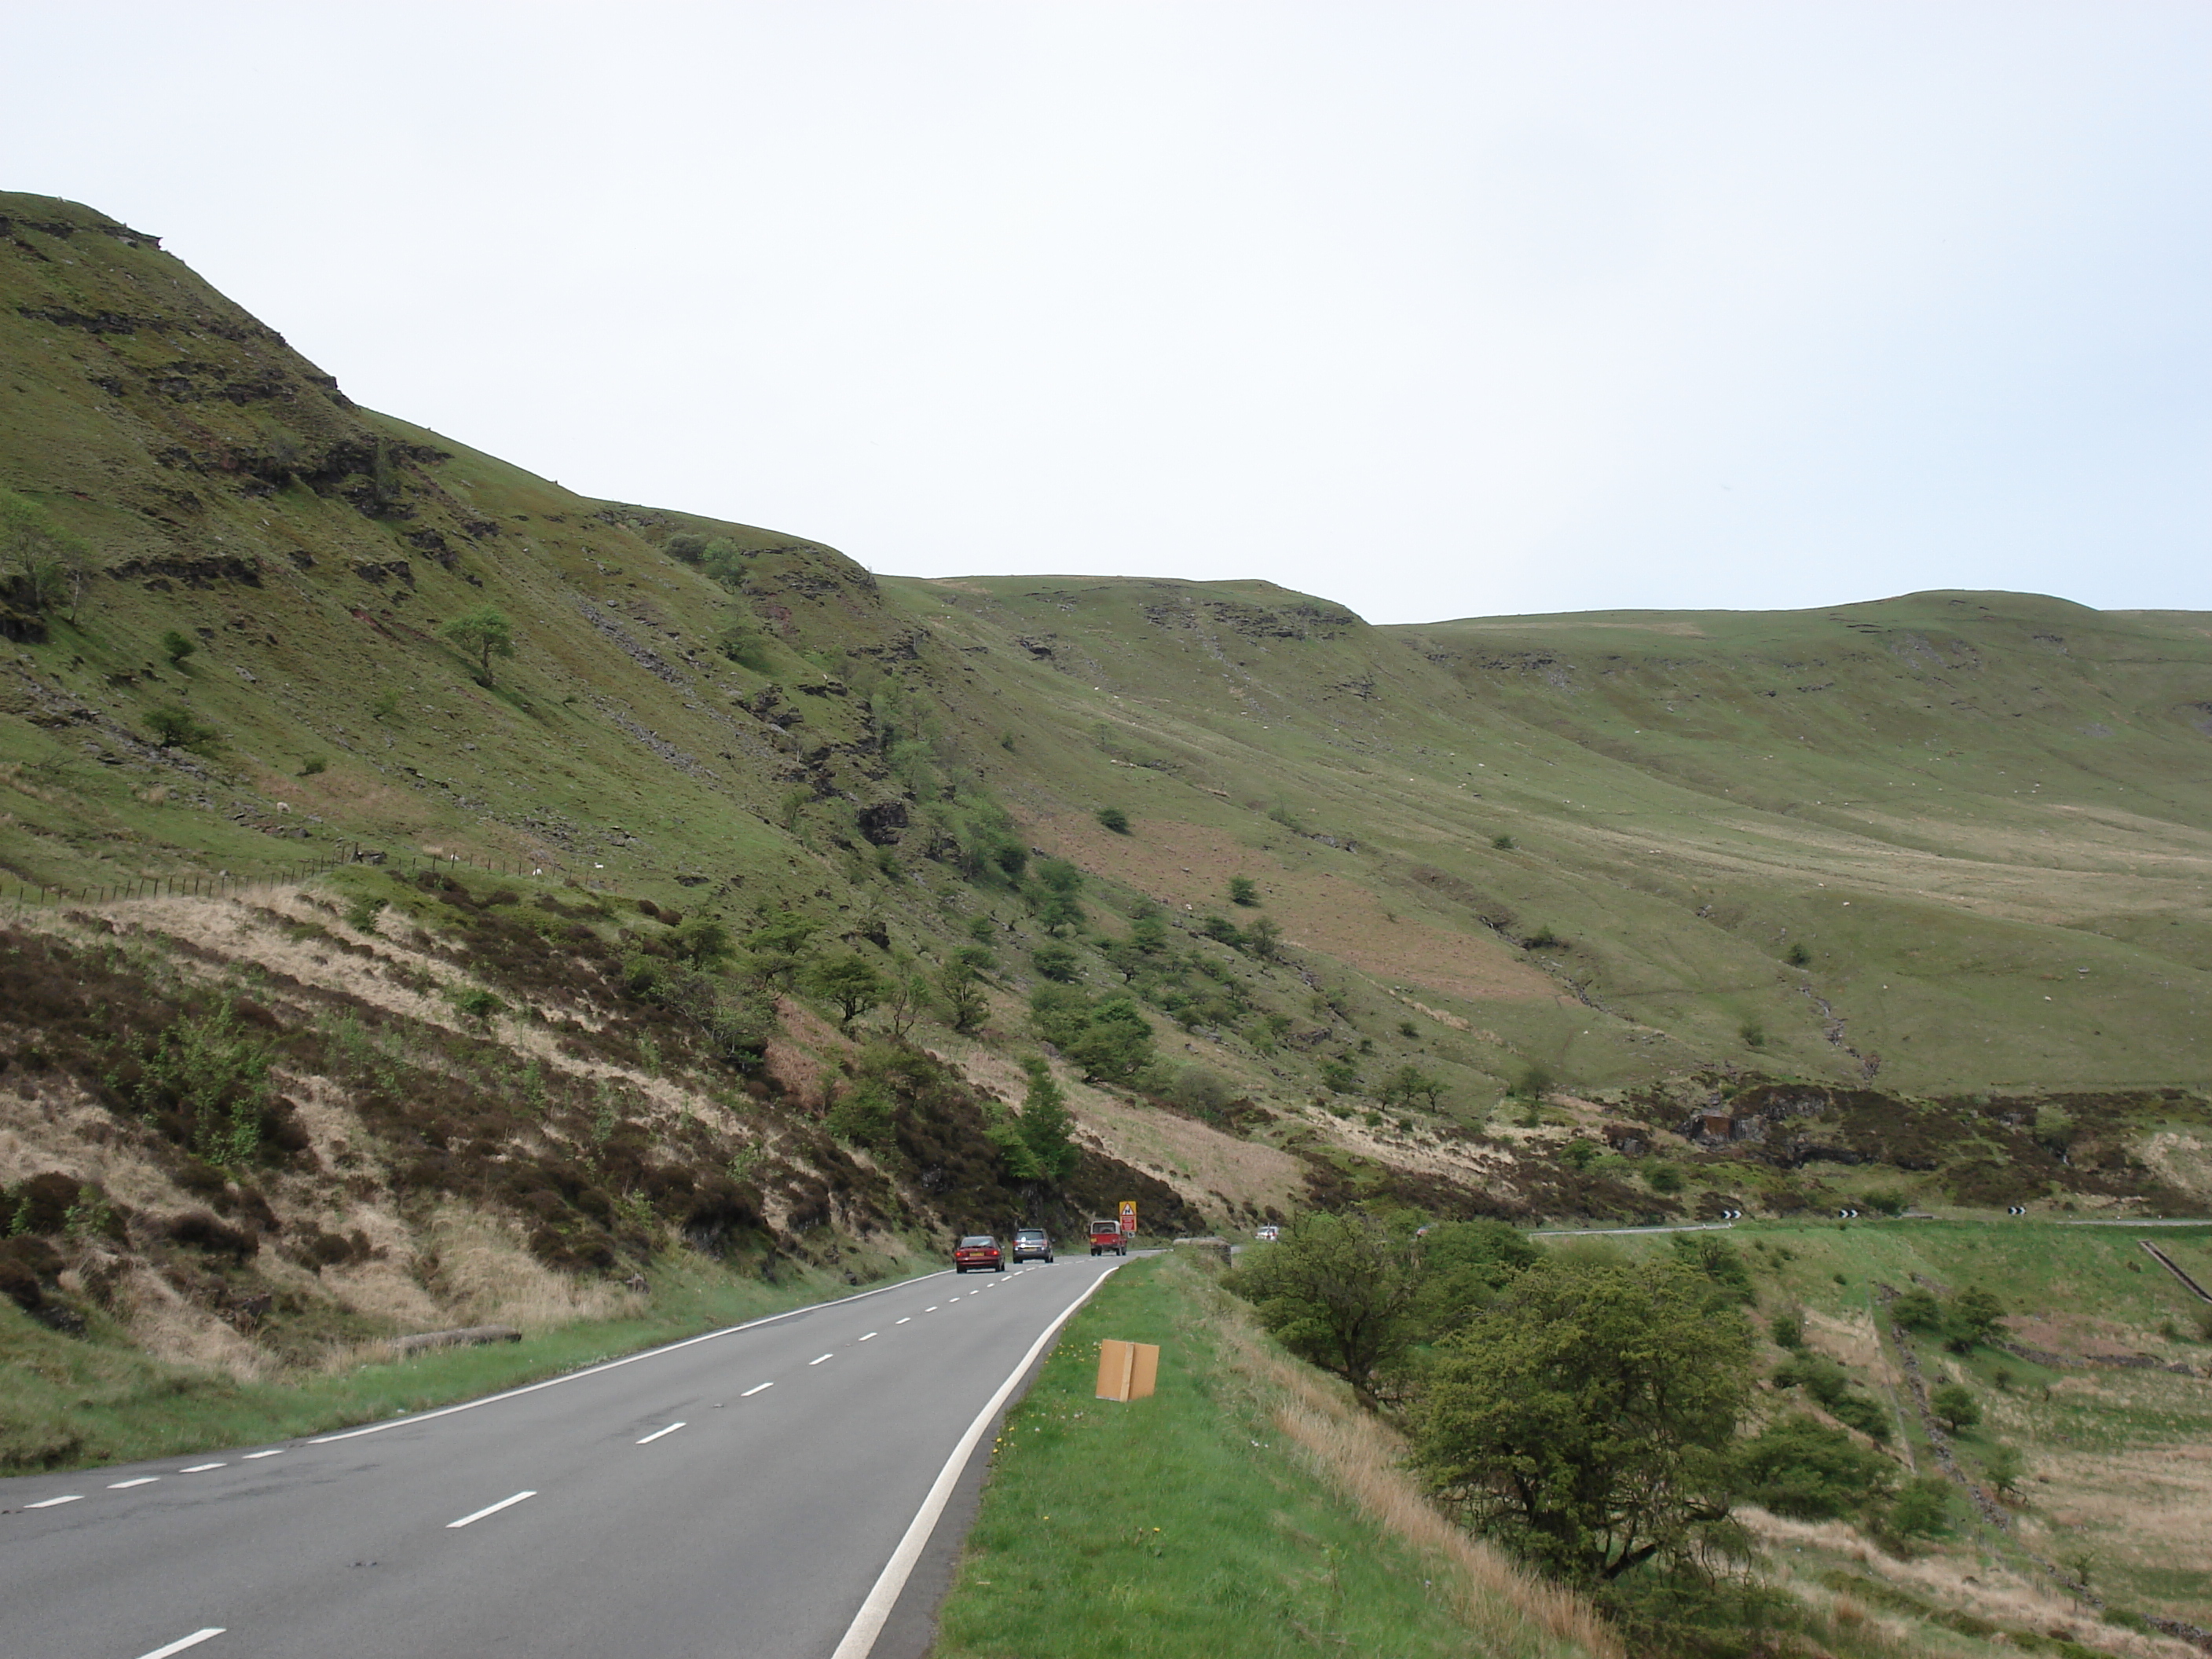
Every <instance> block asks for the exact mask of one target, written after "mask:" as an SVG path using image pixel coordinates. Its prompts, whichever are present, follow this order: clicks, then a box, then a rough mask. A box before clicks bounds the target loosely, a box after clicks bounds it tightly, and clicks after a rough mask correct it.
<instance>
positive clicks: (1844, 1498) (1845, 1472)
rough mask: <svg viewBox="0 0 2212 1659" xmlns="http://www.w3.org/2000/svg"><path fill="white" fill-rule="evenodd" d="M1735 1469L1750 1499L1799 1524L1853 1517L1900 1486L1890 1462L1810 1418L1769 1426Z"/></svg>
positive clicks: (1746, 1448)
mask: <svg viewBox="0 0 2212 1659" xmlns="http://www.w3.org/2000/svg"><path fill="white" fill-rule="evenodd" d="M1736 1468H1737V1474H1738V1479H1739V1480H1740V1481H1741V1486H1740V1488H1739V1490H1741V1492H1742V1494H1743V1495H1744V1496H1745V1497H1746V1498H1749V1499H1750V1500H1751V1501H1752V1502H1753V1503H1754V1504H1759V1505H1760V1506H1761V1507H1762V1508H1765V1509H1769V1510H1773V1511H1774V1513H1775V1514H1777V1515H1786V1516H1790V1518H1791V1519H1793V1520H1797V1521H1827V1520H1832V1519H1834V1518H1835V1517H1836V1516H1840V1515H1848V1514H1850V1513H1851V1512H1852V1511H1853V1510H1857V1509H1858V1508H1859V1507H1860V1506H1861V1505H1862V1504H1865V1503H1866V1502H1868V1501H1869V1500H1870V1499H1876V1498H1885V1497H1887V1495H1888V1494H1889V1493H1890V1492H1891V1491H1892V1490H1893V1488H1894V1486H1895V1468H1894V1466H1893V1464H1892V1463H1891V1462H1890V1461H1889V1460H1888V1459H1887V1458H1886V1457H1884V1456H1882V1455H1881V1454H1879V1453H1877V1452H1870V1451H1868V1450H1867V1449H1865V1448H1863V1447H1862V1446H1860V1445H1859V1444H1858V1443H1857V1442H1855V1441H1854V1440H1852V1438H1851V1437H1850V1436H1849V1435H1847V1434H1845V1433H1844V1431H1842V1430H1841V1429H1832V1428H1828V1427H1826V1425H1822V1424H1820V1423H1816V1422H1814V1420H1813V1419H1811V1418H1809V1417H1796V1416H1793V1417H1785V1418H1784V1419H1782V1420H1781V1421H1780V1422H1778V1423H1773V1424H1770V1425H1767V1427H1766V1428H1765V1429H1763V1430H1762V1431H1760V1432H1759V1434H1758V1436H1757V1437H1754V1438H1753V1439H1751V1440H1748V1441H1746V1442H1745V1443H1744V1444H1743V1446H1742V1447H1741V1449H1740V1450H1739V1451H1738V1453H1737V1455H1736Z"/></svg>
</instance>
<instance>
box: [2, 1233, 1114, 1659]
mask: <svg viewBox="0 0 2212 1659" xmlns="http://www.w3.org/2000/svg"><path fill="white" fill-rule="evenodd" d="M1118 1265H1119V1263H1118V1261H1116V1260H1115V1259H1113V1258H1103V1259H1099V1260H1093V1259H1091V1258H1090V1257H1088V1256H1066V1257H1063V1258H1061V1259H1060V1261H1057V1262H1055V1263H1054V1264H1053V1265H1050V1266H1046V1265H1044V1264H1042V1263H1030V1264H1025V1265H1024V1266H1023V1267H1015V1268H1011V1269H1009V1270H1008V1271H1007V1272H1006V1273H970V1274H968V1275H966V1276H964V1277H959V1276H955V1275H953V1274H951V1273H945V1274H939V1275H936V1276H933V1277H931V1278H928V1279H917V1280H914V1281H912V1282H910V1283H908V1284H905V1285H896V1286H892V1287H890V1288H887V1289H885V1290H882V1291H873V1292H869V1293H866V1294H864V1295H861V1296H858V1297H849V1298H847V1299H846V1300H843V1301H841V1302H835V1303H829V1304H823V1305H820V1306H817V1307H814V1308H809V1309H805V1310H800V1311H799V1312H797V1313H794V1314H787V1315H783V1316H778V1317H776V1318H774V1319H771V1320H767V1321H761V1322H754V1323H753V1324H750V1325H748V1326H741V1327H737V1328H732V1329H731V1330H728V1331H724V1332H717V1333H714V1334H710V1335H708V1336H706V1337H702V1338H695V1339H694V1340H691V1341H690V1342H688V1343H684V1344H678V1345H677V1346H672V1347H668V1348H661V1349H656V1350H654V1351H653V1352H649V1353H647V1354H642V1355H638V1356H634V1357H632V1358H629V1359H627V1360H619V1361H616V1362H613V1363H611V1364H608V1365H605V1366H600V1367H597V1368H594V1369H592V1370H585V1371H579V1372H574V1373H571V1374H570V1375H568V1376H565V1377H561V1378H557V1379H555V1380H553V1381H552V1382H550V1383H540V1384H538V1385H535V1386H534V1387H532V1388H530V1389H520V1390H516V1391H513V1392H511V1393H509V1394H506V1395H493V1396H490V1397H489V1398H487V1399H485V1400H482V1401H473V1402H471V1403H469V1404H466V1405H464V1406H461V1407H448V1408H447V1409H446V1410H444V1411H441V1412H433V1413H423V1414H422V1415H420V1416H416V1417H410V1418H404V1419H392V1420H391V1421H389V1422H386V1423H382V1424H375V1425H368V1426H367V1427H365V1428H362V1429H356V1430H352V1431H340V1432H338V1433H336V1434H332V1435H327V1436H323V1437H318V1438H316V1439H312V1440H299V1441H289V1442H284V1443H270V1444H268V1445H262V1446H247V1447H241V1448H240V1449H237V1450H235V1451H228V1452H211V1453H208V1454H205V1455H198V1456H191V1457H173V1458H166V1459H162V1460H161V1461H159V1462H149V1463H143V1464H136V1465H131V1466H127V1467H117V1468H106V1469H98V1470H88V1471H84V1472H81V1473H78V1474H64V1475H38V1476H27V1477H23V1478H21V1479H18V1480H7V1481H0V1656H5V1659H153V1656H155V1655H161V1656H167V1655H169V1654H172V1653H181V1652H185V1651H187V1650H189V1651H191V1653H192V1654H193V1655H194V1659H300V1656H302V1655H317V1656H328V1659H426V1656H444V1655H462V1654H466V1655H470V1656H504V1655H515V1656H523V1655H527V1656H530V1659H561V1656H575V1659H609V1656H613V1655H639V1656H650V1659H690V1656H701V1659H704V1656H708V1655H712V1656H714V1659H754V1656H759V1659H832V1656H833V1655H834V1656H836V1659H863V1656H867V1655H868V1654H869V1650H870V1645H871V1641H872V1636H873V1633H874V1632H875V1630H876V1628H877V1627H878V1626H879V1625H881V1624H882V1623H883V1622H884V1620H886V1619H887V1618H888V1619H889V1620H890V1632H889V1633H888V1634H887V1635H886V1636H885V1638H884V1639H883V1640H882V1641H880V1642H875V1643H874V1644H873V1645H874V1647H875V1652H874V1654H873V1656H872V1659H908V1656H907V1655H905V1654H902V1653H898V1652H895V1651H893V1649H894V1647H895V1646H896V1645H897V1644H896V1643H895V1642H894V1641H893V1639H892V1638H896V1637H898V1636H899V1635H900V1634H901V1632H904V1633H905V1640H906V1641H907V1642H908V1643H912V1642H913V1641H914V1639H915V1638H914V1635H913V1632H915V1630H916V1629H921V1628H926V1626H927V1613H928V1612H929V1611H930V1609H929V1608H928V1607H923V1608H921V1609H919V1614H920V1616H919V1617H917V1609H916V1608H915V1607H914V1605H913V1604H914V1602H915V1600H916V1599H917V1596H918V1595H921V1594H922V1593H924V1580H926V1579H927V1577H928V1575H927V1571H924V1573H923V1574H922V1575H921V1576H919V1577H916V1578H915V1580H914V1581H913V1583H911V1584H909V1585H908V1594H907V1595H906V1597H905V1600H904V1601H900V1600H899V1598H898V1595H897V1593H896V1592H897V1590H898V1588H899V1587H898V1585H897V1584H896V1583H892V1584H884V1585H882V1587H881V1588H878V1586H879V1581H882V1580H883V1579H884V1577H885V1569H886V1566H887V1565H888V1564H890V1563H891V1561H892V1559H893V1557H894V1555H895V1554H896V1555H898V1556H900V1557H901V1559H902V1560H904V1561H910V1560H911V1559H913V1558H914V1556H915V1553H916V1552H917V1551H918V1550H924V1547H926V1546H927V1545H928V1544H929V1543H930V1540H929V1538H928V1536H927V1534H929V1532H930V1531H931V1530H932V1529H931V1528H929V1527H927V1525H926V1524H917V1520H916V1518H917V1516H918V1515H919V1514H921V1512H922V1510H924V1507H925V1504H926V1503H934V1504H938V1505H940V1506H941V1505H942V1504H944V1502H945V1500H946V1498H947V1497H948V1495H951V1496H953V1497H955V1498H956V1500H957V1492H956V1488H957V1484H958V1477H959V1475H960V1474H961V1472H962V1471H961V1468H960V1467H957V1466H949V1465H948V1460H951V1459H953V1458H954V1457H955V1454H956V1453H957V1450H958V1449H959V1447H960V1445H961V1443H962V1442H963V1437H964V1436H966V1435H967V1434H968V1433H969V1431H970V1430H971V1428H974V1427H975V1426H976V1425H977V1423H978V1419H979V1416H981V1414H982V1413H985V1412H986V1410H987V1407H990V1405H991V1403H992V1401H993V1400H994V1396H997V1395H999V1394H1000V1391H1001V1389H1002V1388H1011V1386H1012V1384H1013V1383H1014V1381H1015V1378H1016V1376H1017V1375H1018V1373H1022V1372H1024V1371H1025V1370H1027V1366H1026V1365H1025V1364H1024V1361H1025V1358H1027V1357H1029V1356H1030V1354H1031V1352H1032V1350H1033V1349H1036V1348H1038V1347H1039V1345H1040V1342H1041V1339H1042V1337H1043V1336H1044V1334H1045V1333H1046V1332H1047V1331H1048V1329H1050V1328H1053V1327H1054V1323H1055V1322H1056V1321H1057V1320H1059V1319H1060V1317H1061V1316H1063V1315H1064V1314H1065V1313H1066V1311H1067V1310H1069V1309H1070V1308H1071V1307H1072V1306H1073V1304H1075V1303H1076V1302H1077V1301H1078V1300H1079V1298H1081V1297H1083V1296H1084V1295H1085V1293H1086V1292H1087V1291H1089V1290H1090V1289H1091V1287H1093V1286H1094V1285H1096V1284H1097V1282H1098V1280H1099V1279H1101V1278H1102V1277H1103V1274H1104V1273H1106V1272H1109V1271H1110V1270H1111V1269H1112V1268H1114V1267H1116V1266H1118ZM984 1423H985V1426H984V1428H983V1438H985V1439H987V1438H988V1434H989V1429H988V1427H987V1423H988V1419H984ZM983 1451H984V1449H982V1448H979V1449H978V1450H977V1453H976V1455H975V1457H974V1458H972V1459H961V1460H958V1462H959V1463H960V1464H963V1465H966V1466H968V1474H969V1481H970V1484H971V1485H972V1483H973V1481H974V1480H975V1478H976V1476H977V1467H978V1466H980V1465H981V1462H983ZM957 1513H958V1510H957V1501H956V1502H955V1506H954V1514H953V1516H952V1517H951V1518H950V1519H947V1520H945V1521H944V1522H941V1523H939V1526H938V1527H937V1528H935V1529H934V1530H935V1531H936V1532H937V1534H938V1535H937V1537H936V1539H935V1541H934V1548H935V1550H936V1552H937V1553H938V1554H939V1557H940V1558H941V1557H942V1555H943V1553H944V1552H945V1550H946V1548H947V1547H948V1545H949V1539H948V1538H947V1536H946V1535H945V1534H949V1533H951V1532H954V1531H956V1530H957ZM924 1519H925V1522H926V1521H927V1517H924ZM910 1532H912V1533H917V1534H921V1536H920V1537H917V1538H912V1539H909V1537H908V1534H909V1533H910ZM925 1553H926V1551H925ZM896 1576H897V1575H896V1571H895V1572H894V1573H893V1575H892V1577H896ZM930 1599H931V1600H932V1601H933V1599H934V1598H933V1593H932V1594H931V1596H930ZM864 1608H865V1609H866V1616H865V1617H863V1610H864ZM856 1620H860V1625H859V1626H857V1627H856V1624H855V1621H856ZM193 1638H197V1642H195V1641H194V1639H193Z"/></svg>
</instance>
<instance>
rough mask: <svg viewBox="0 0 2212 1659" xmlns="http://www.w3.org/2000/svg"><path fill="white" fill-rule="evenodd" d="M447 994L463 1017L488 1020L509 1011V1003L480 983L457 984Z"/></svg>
mask: <svg viewBox="0 0 2212 1659" xmlns="http://www.w3.org/2000/svg"><path fill="white" fill-rule="evenodd" d="M446 995H447V1001H449V1002H451V1003H452V1004H453V1012H455V1013H457V1014H459V1016H460V1017H461V1018H463V1019H473V1020H486V1019H489V1018H491V1017H492V1016H493V1015H494V1014H503V1013H505V1012H507V1004H506V1003H504V1002H502V1001H501V1000H500V999H499V998H498V997H496V996H495V995H493V994H492V993H490V992H489V991H487V990H485V989H484V988H483V987H482V986H480V985H457V986H455V987H453V989H452V990H451V991H449V992H447V994H446Z"/></svg>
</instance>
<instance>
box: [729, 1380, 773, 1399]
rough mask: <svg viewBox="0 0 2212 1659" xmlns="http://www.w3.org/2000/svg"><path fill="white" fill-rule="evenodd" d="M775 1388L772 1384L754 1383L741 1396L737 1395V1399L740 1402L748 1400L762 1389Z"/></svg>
mask: <svg viewBox="0 0 2212 1659" xmlns="http://www.w3.org/2000/svg"><path fill="white" fill-rule="evenodd" d="M774 1387H775V1383H754V1384H753V1385H752V1387H750V1389H746V1390H745V1391H744V1393H743V1394H741V1395H738V1399H740V1400H750V1399H751V1398H752V1397H753V1396H754V1395H757V1394H758V1393H759V1392H760V1391H761V1390H762V1389H772V1388H774Z"/></svg>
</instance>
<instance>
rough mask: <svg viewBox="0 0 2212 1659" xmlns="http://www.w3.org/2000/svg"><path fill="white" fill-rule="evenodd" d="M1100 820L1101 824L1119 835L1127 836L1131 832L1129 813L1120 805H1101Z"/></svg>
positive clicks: (1099, 810)
mask: <svg viewBox="0 0 2212 1659" xmlns="http://www.w3.org/2000/svg"><path fill="white" fill-rule="evenodd" d="M1098 822H1099V823H1100V825H1101V826H1103V828H1105V829H1111V830H1112V831H1113V832H1114V833H1115V835H1117V836H1126V835H1127V834H1128V833H1129V815H1128V814H1127V812H1124V811H1122V810H1121V808H1120V807H1118V806H1102V807H1100V808H1099V809H1098Z"/></svg>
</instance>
